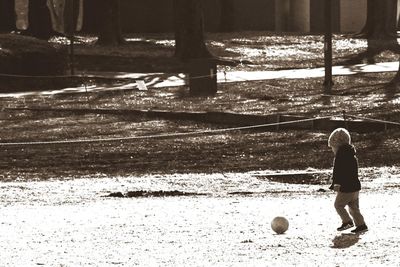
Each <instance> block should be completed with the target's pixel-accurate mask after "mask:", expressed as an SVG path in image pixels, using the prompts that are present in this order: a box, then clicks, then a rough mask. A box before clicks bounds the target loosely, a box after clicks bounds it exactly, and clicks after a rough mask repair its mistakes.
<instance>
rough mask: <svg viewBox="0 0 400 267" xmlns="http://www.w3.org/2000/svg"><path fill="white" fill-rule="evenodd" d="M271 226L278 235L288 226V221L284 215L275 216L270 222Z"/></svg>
mask: <svg viewBox="0 0 400 267" xmlns="http://www.w3.org/2000/svg"><path fill="white" fill-rule="evenodd" d="M271 228H272V230H274V232H275V233H277V234H278V235H280V234H283V233H284V232H286V231H287V229H288V228H289V222H288V220H287V219H286V218H285V217H275V218H274V219H273V220H272V222H271Z"/></svg>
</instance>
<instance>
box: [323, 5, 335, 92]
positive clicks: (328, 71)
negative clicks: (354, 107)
mask: <svg viewBox="0 0 400 267" xmlns="http://www.w3.org/2000/svg"><path fill="white" fill-rule="evenodd" d="M324 14H325V37H324V59H325V81H324V88H325V93H327V94H330V93H331V91H332V86H333V81H332V0H325V8H324Z"/></svg>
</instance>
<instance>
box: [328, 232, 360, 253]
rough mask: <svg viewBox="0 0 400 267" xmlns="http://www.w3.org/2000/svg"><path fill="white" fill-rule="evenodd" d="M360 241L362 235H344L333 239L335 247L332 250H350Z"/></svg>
mask: <svg viewBox="0 0 400 267" xmlns="http://www.w3.org/2000/svg"><path fill="white" fill-rule="evenodd" d="M359 240H360V234H349V233H342V234H340V235H337V236H335V238H333V240H332V243H333V245H332V246H331V248H338V249H342V248H349V247H351V246H354V245H355V244H357V243H358V241H359Z"/></svg>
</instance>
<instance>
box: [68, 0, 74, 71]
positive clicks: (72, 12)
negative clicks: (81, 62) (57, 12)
mask: <svg viewBox="0 0 400 267" xmlns="http://www.w3.org/2000/svg"><path fill="white" fill-rule="evenodd" d="M70 1H71V12H70V14H69V16H70V17H69V19H70V23H71V29H70V31H71V32H70V33H69V50H70V54H69V59H70V68H71V75H72V76H73V75H75V66H74V65H75V51H74V35H75V16H74V8H75V6H74V2H75V0H70Z"/></svg>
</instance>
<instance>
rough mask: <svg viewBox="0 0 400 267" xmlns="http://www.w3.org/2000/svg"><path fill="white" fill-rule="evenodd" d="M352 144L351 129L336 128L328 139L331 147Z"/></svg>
mask: <svg viewBox="0 0 400 267" xmlns="http://www.w3.org/2000/svg"><path fill="white" fill-rule="evenodd" d="M345 144H351V137H350V133H349V131H347V130H346V129H344V128H337V129H335V130H334V131H333V132H332V133H331V135H330V136H329V139H328V146H329V147H339V146H341V145H345Z"/></svg>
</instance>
